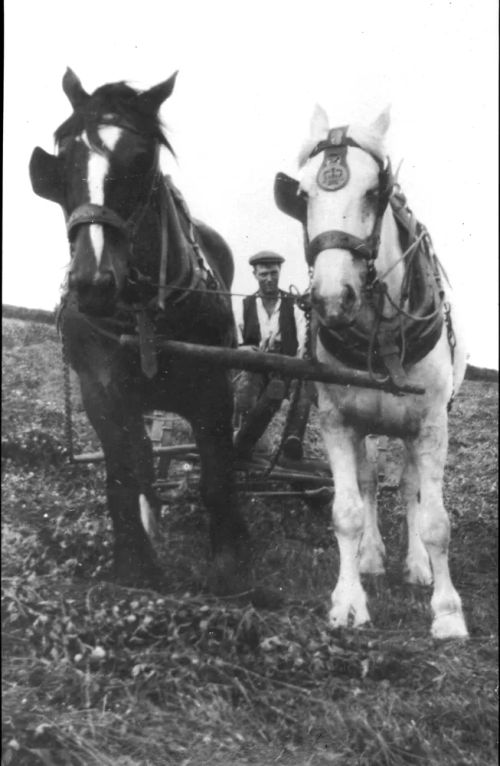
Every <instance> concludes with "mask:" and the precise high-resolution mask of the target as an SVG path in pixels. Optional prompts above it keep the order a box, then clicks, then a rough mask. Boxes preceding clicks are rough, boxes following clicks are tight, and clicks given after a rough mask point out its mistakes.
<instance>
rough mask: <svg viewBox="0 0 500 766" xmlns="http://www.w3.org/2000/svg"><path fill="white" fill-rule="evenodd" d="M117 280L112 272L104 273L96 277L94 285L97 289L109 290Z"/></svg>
mask: <svg viewBox="0 0 500 766" xmlns="http://www.w3.org/2000/svg"><path fill="white" fill-rule="evenodd" d="M114 283H115V278H114V276H113V274H112V272H111V271H104V272H103V273H102V274H96V276H95V277H94V284H95V285H96V287H101V288H104V289H106V288H109V287H113V285H114Z"/></svg>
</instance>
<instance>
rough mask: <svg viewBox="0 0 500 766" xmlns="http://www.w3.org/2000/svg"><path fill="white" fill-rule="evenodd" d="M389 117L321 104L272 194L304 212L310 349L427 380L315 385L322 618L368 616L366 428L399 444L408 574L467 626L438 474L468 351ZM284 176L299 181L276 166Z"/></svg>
mask: <svg viewBox="0 0 500 766" xmlns="http://www.w3.org/2000/svg"><path fill="white" fill-rule="evenodd" d="M388 127H389V111H388V110H386V111H385V112H383V113H382V114H381V115H380V116H379V117H378V118H377V119H376V120H375V122H373V124H371V125H369V126H364V127H363V126H355V125H352V126H347V127H342V128H337V129H333V130H330V128H329V124H328V117H327V115H326V113H325V112H324V110H323V109H321V108H320V107H317V108H316V110H315V112H314V115H313V118H312V120H311V133H310V138H309V139H308V140H307V142H306V144H305V146H304V148H303V150H302V152H301V155H300V158H299V165H300V167H301V176H300V183H299V184H298V186H297V187H296V189H295V195H297V194H298V195H299V196H295V198H294V199H293V198H292V196H291V194H290V192H291V191H292V189H291V188H290V186H288V188H286V183H285V188H284V197H283V194H282V192H283V188H281V189H280V180H279V179H280V176H278V178H277V187H276V200H277V203H278V206H280V207H281V208H282V209H283V210H284V211H285V212H288V213H289V214H291V215H294V216H295V217H297V218H299V219H300V218H301V217H302V218H303V221H302V222H303V224H304V228H305V241H306V258H307V261H308V264H309V268H310V274H311V285H310V287H311V304H312V309H313V318H314V320H315V322H316V323H317V326H318V328H319V329H318V332H317V335H316V340H315V341H314V345H315V354H316V357H317V359H318V360H319V361H321V362H323V363H326V364H328V365H330V366H331V367H332V368H333V369H339V370H345V369H349V368H350V367H351V368H352V367H357V368H360V369H362V368H364V369H365V370H366V369H368V370H370V371H371V373H372V374H373V375H374V376H375V377H380V378H383V377H386V378H387V380H388V382H389V384H397V383H399V382H402V381H405V382H407V383H414V384H421V385H422V386H424V387H425V394H423V395H418V394H411V395H404V396H399V395H397V394H394V393H388V392H384V391H377V390H372V389H363V388H356V387H350V386H347V387H345V386H340V385H330V384H323V383H318V384H316V388H317V392H318V408H319V413H320V422H321V429H322V433H323V438H324V442H325V446H326V449H327V451H328V455H329V460H330V463H331V468H332V472H333V477H334V484H335V498H334V502H333V521H334V528H335V533H336V537H337V540H338V546H339V552H340V571H339V577H338V582H337V585H336V587H335V589H334V591H333V593H332V607H331V610H330V614H329V617H330V622H331V624H332V625H333V626H345V625H349V624H352V625H353V626H355V627H356V626H360V625H362V624H363V623H366V622H368V621H369V619H370V617H369V613H368V609H367V599H366V593H365V591H364V589H363V586H362V583H361V579H360V574H381V573H382V572H383V571H384V555H385V549H384V544H383V542H382V538H381V535H380V532H379V529H378V524H377V498H376V492H377V467H376V460H374V459H373V454H372V446H373V445H374V444H375V441H374V440H373V439H370V438H367V437H370V436H371V435H374V434H386V435H388V436H391V437H398V438H400V439H402V440H403V442H404V445H405V455H406V461H405V466H404V469H403V473H402V479H401V489H402V494H403V498H404V500H405V503H406V505H407V514H408V516H407V518H408V555H407V558H406V580H407V582H409V583H415V584H417V583H419V584H425V585H430V584H431V583H432V582H433V584H434V588H433V595H432V599H431V606H432V611H433V622H432V635H433V636H434V637H436V638H450V637H465V636H467V628H466V625H465V621H464V617H463V614H462V606H461V601H460V597H459V595H458V593H457V592H456V590H455V588H454V587H453V584H452V581H451V578H450V573H449V566H448V545H449V540H450V522H449V518H448V514H447V512H446V510H445V508H444V504H443V473H444V468H445V462H446V456H447V447H448V408H449V405H450V403H451V400H452V398H453V396H454V395H455V394H456V393H457V391H458V388H459V386H460V384H461V382H462V380H463V377H464V373H465V367H466V353H465V349H464V344H463V334H462V332H461V329H460V327H459V323H458V319H457V317H456V315H455V311H454V309H453V307H452V306H451V298H450V294H449V289H448V288H449V285H448V284H447V279H446V276H445V275H444V273H443V271H442V268H441V266H440V264H439V262H438V261H437V258H436V256H435V254H434V251H433V249H432V243H431V241H430V237H429V235H428V234H427V231H426V230H425V227H423V226H422V225H421V224H419V223H418V222H417V221H416V219H415V216H414V215H413V214H412V213H411V211H410V210H409V208H408V207H407V205H406V200H405V198H404V197H403V195H402V193H401V191H400V189H399V186H398V185H397V183H396V181H395V179H394V176H393V175H392V172H391V168H390V163H389V161H388V159H387V157H386V152H385V149H384V138H385V134H386V132H387V129H388ZM283 182H288V184H290V183H292V184H293V181H292V179H288V178H287V177H285V176H281V183H282V184H283ZM295 183H296V182H295ZM445 283H446V285H445ZM445 287H446V291H445Z"/></svg>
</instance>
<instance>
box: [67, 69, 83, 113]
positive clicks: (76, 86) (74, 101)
mask: <svg viewBox="0 0 500 766" xmlns="http://www.w3.org/2000/svg"><path fill="white" fill-rule="evenodd" d="M62 87H63V91H64V92H65V93H66V95H67V97H68V98H69V101H70V103H71V106H72V107H73V109H78V107H79V106H82V104H84V103H85V101H87V99H88V98H90V96H89V94H88V93H87V91H86V90H84V88H83V86H82V84H81V82H80V80H79V79H78V77H77V76H76V74H75V73H74V72H73V70H72V69H70V68H69V67H68V68H67V69H66V71H65V73H64V77H63V80H62Z"/></svg>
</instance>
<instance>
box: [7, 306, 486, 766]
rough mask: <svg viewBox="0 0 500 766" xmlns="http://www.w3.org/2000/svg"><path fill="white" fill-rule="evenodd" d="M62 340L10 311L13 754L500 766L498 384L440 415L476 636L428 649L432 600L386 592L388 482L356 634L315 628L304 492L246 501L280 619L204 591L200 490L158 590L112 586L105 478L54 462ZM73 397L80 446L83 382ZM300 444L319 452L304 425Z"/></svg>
mask: <svg viewBox="0 0 500 766" xmlns="http://www.w3.org/2000/svg"><path fill="white" fill-rule="evenodd" d="M59 353H60V352H59V347H58V344H57V342H56V340H55V333H54V330H53V329H52V328H50V327H41V326H37V325H32V324H31V325H30V324H24V323H21V322H18V321H15V320H8V321H5V322H4V350H3V370H4V386H3V396H4V403H3V435H2V446H3V535H2V545H3V651H4V674H3V696H4V714H3V719H4V759H5V763H6V764H7V763H10V764H13V765H14V766H17V765H18V764H19V765H20V764H33V765H34V766H36V765H38V764H47V763H51V764H52V763H54V764H56V763H61V764H81V765H82V766H87V765H88V766H93V765H94V764H96V766H97V765H99V766H104V765H105V764H112V765H113V766H118V764H120V766H122V765H123V766H139V764H140V765H141V766H143V765H144V766H145V765H146V764H151V765H152V766H153V765H154V766H156V765H158V766H160V765H161V766H164V765H165V764H183V765H184V766H198V765H199V766H201V765H202V764H235V765H236V766H238V764H241V766H243V764H256V765H257V764H258V765H259V766H267V764H271V763H281V764H289V766H302V764H310V765H311V766H318V765H320V764H331V763H334V764H342V766H344V764H345V765H346V766H350V765H351V764H352V765H353V766H354V764H367V765H368V764H406V763H408V764H413V763H415V764H435V765H436V766H438V765H439V766H446V765H447V764H449V765H450V766H451V765H452V764H453V766H457V764H462V766H466V765H468V764H471V765H472V764H477V766H479V765H481V766H487V765H488V764H490V763H491V764H493V763H496V760H497V756H496V743H497V738H496V715H497V690H498V686H497V638H496V636H497V622H496V620H497V607H496V603H497V599H496V571H497V534H496V529H497V511H496V506H497V488H496V467H497V456H496V438H495V435H496V422H497V405H498V385H497V383H494V382H489V383H484V382H479V381H467V382H466V383H465V385H464V387H463V390H462V392H461V393H460V396H459V398H458V400H457V402H456V403H455V406H454V410H453V412H452V416H451V424H450V459H449V465H448V470H447V474H446V486H445V492H446V501H447V506H448V508H449V509H450V512H451V517H452V522H453V538H452V549H451V565H452V570H453V575H454V580H455V584H456V585H457V587H458V589H459V591H460V592H461V594H462V597H463V600H464V607H465V611H466V616H467V620H468V624H469V629H470V632H471V640H470V641H469V642H468V643H462V642H447V643H438V642H435V641H433V640H432V639H430V638H429V637H428V628H429V623H430V616H429V610H428V600H429V594H428V593H427V592H425V589H422V592H416V591H414V590H409V589H407V588H405V587H403V586H402V585H401V584H400V572H401V563H402V558H403V555H404V552H403V546H402V541H403V540H404V523H403V513H402V508H401V505H400V502H399V498H398V496H397V494H396V493H394V492H390V491H387V490H386V491H382V492H381V498H380V504H381V508H382V510H383V513H382V525H383V533H384V537H385V540H386V545H387V547H388V551H389V560H388V573H387V576H386V578H385V581H384V582H383V583H377V584H372V585H371V586H370V601H371V614H372V617H373V621H374V625H373V627H371V628H370V629H366V630H363V631H361V632H359V633H357V634H355V633H354V632H352V631H347V630H346V631H336V632H332V631H331V630H329V629H328V628H327V627H326V621H325V616H326V609H327V605H328V597H329V593H330V591H331V589H332V586H333V583H334V581H335V575H336V571H337V566H338V561H337V552H336V547H335V543H334V541H333V539H332V534H331V530H330V529H329V524H330V519H329V512H328V510H327V509H320V510H315V511H312V510H310V509H308V508H307V507H306V506H305V505H304V504H303V503H302V502H298V501H296V500H280V501H272V502H271V501H269V500H267V501H265V500H263V499H262V498H258V497H257V498H247V499H246V500H245V501H244V502H245V509H246V512H247V514H248V517H249V519H250V523H251V527H252V531H253V535H254V537H255V539H256V540H257V541H258V552H257V557H256V565H255V571H256V578H257V580H258V581H259V582H260V583H263V584H266V585H270V586H272V587H274V588H281V589H282V592H283V594H284V596H285V598H286V605H285V606H284V607H282V608H281V609H279V610H277V611H274V612H272V611H265V610H262V609H260V610H258V609H256V608H254V607H253V606H251V605H249V604H247V603H245V602H235V601H234V600H222V599H218V600H217V599H213V598H211V597H209V596H207V595H206V594H205V593H203V587H204V578H205V575H206V565H205V562H206V555H207V537H206V525H205V519H204V517H203V514H202V513H201V512H200V509H199V503H198V498H197V495H196V492H195V491H194V490H189V491H186V492H184V493H182V494H180V495H179V496H177V497H171V498H170V500H169V502H168V503H167V505H166V508H165V514H164V519H163V527H164V533H165V534H164V536H165V539H166V540H167V541H168V544H167V542H165V543H162V545H161V555H162V559H163V561H164V566H165V569H166V571H167V573H168V575H169V578H170V582H171V588H170V589H169V593H168V594H167V593H165V594H155V593H150V592H138V591H130V590H125V589H119V588H116V587H114V586H113V585H111V584H109V583H108V582H107V581H106V580H105V579H103V577H104V578H105V576H106V574H107V572H108V571H109V560H110V544H111V541H110V531H109V524H108V522H107V518H106V514H105V504H104V494H103V475H102V471H101V469H100V468H99V467H95V466H87V467H83V466H82V467H79V468H74V467H70V466H68V465H66V464H65V462H64V441H63V425H64V423H63V398H62V387H61V377H62V376H61V368H60V362H59ZM73 404H74V407H75V424H76V426H77V431H78V442H79V446H80V447H84V448H91V447H92V446H95V442H94V441H93V436H92V433H91V431H90V430H89V429H88V426H87V425H86V422H85V418H84V415H83V413H82V412H81V408H80V404H79V398H78V395H77V393H76V391H75V392H74V395H73ZM308 444H309V449H310V451H313V452H318V451H320V449H321V448H320V446H319V441H318V432H317V427H316V425H315V423H314V418H313V422H312V424H311V427H310V429H309V441H308Z"/></svg>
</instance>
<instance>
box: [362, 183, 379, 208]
mask: <svg viewBox="0 0 500 766" xmlns="http://www.w3.org/2000/svg"><path fill="white" fill-rule="evenodd" d="M378 198H379V190H378V186H377V187H376V188H375V189H368V191H367V192H366V194H365V199H366V202H367V203H368V205H371V206H372V207H373V206H375V205H376V204H377V203H378Z"/></svg>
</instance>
